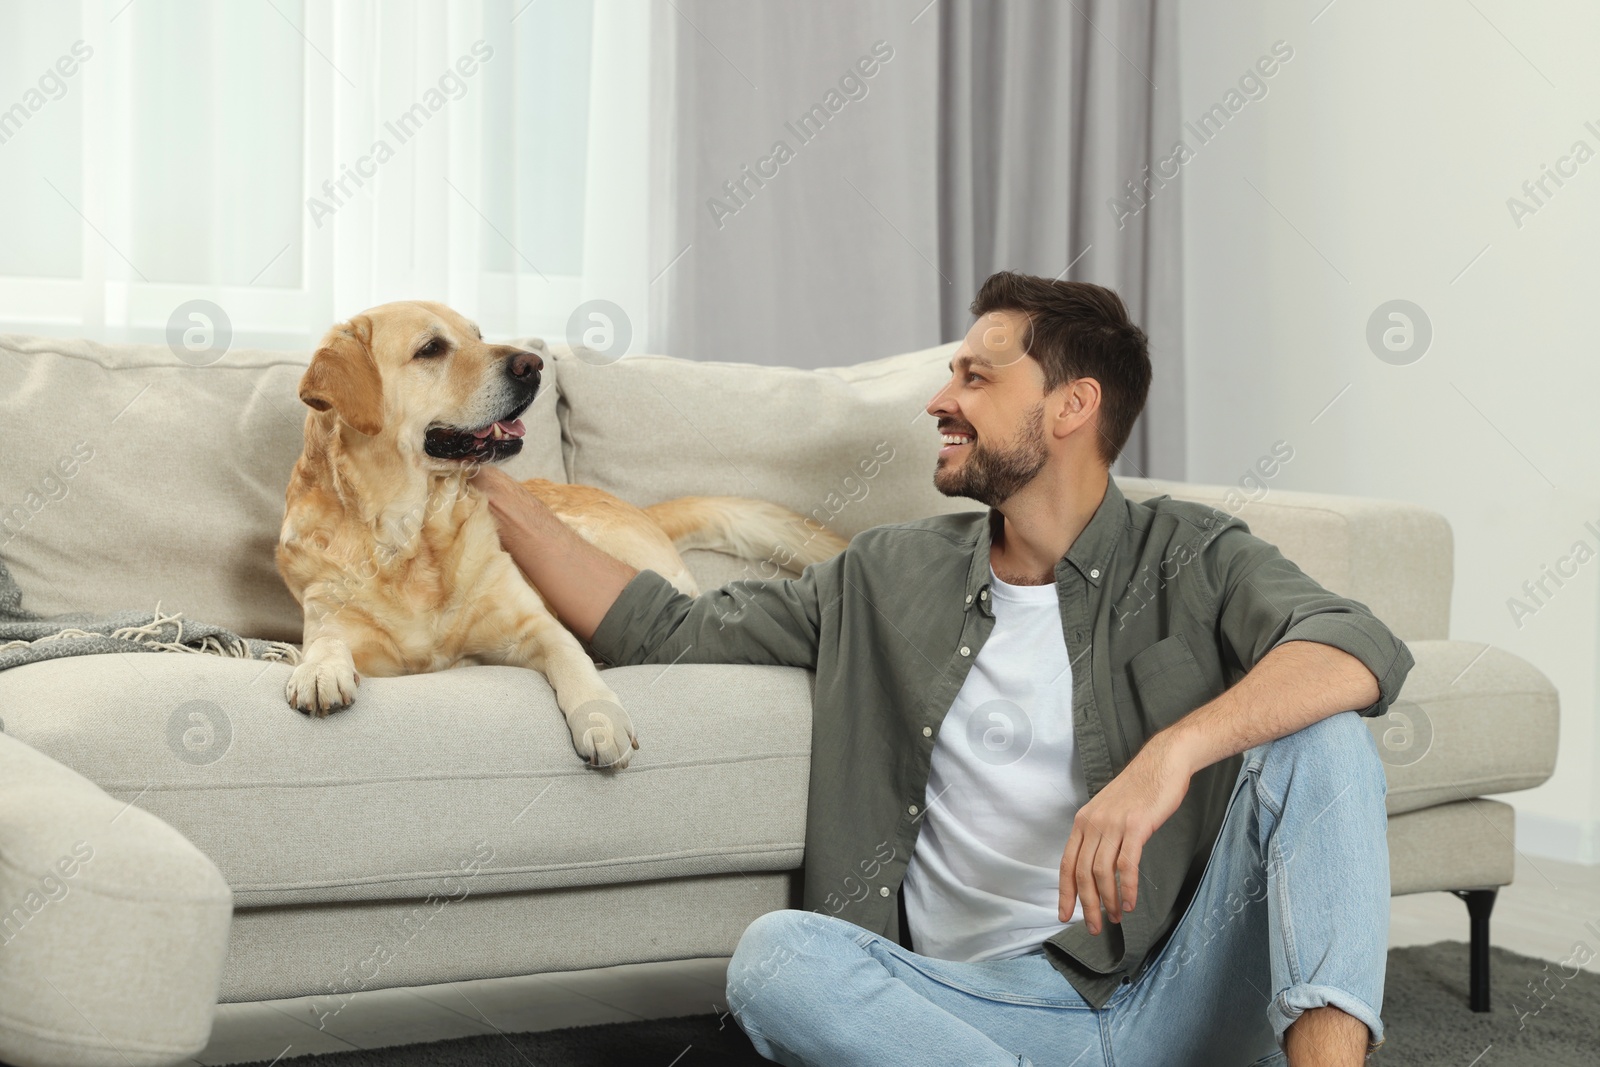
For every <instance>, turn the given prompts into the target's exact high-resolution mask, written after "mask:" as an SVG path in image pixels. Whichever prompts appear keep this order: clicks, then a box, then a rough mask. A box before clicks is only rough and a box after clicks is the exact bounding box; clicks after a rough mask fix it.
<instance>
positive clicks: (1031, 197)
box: [938, 0, 1185, 479]
mask: <svg viewBox="0 0 1600 1067" xmlns="http://www.w3.org/2000/svg"><path fill="white" fill-rule="evenodd" d="M939 10H940V34H939V37H940V40H939V50H940V58H939V69H940V84H939V96H938V113H939V115H938V120H939V264H940V268H941V270H942V271H943V273H944V274H945V275H946V276H947V277H948V278H949V279H950V281H951V282H952V283H953V284H951V285H950V286H948V287H946V288H945V289H944V298H943V300H942V301H941V305H940V327H941V332H942V333H943V335H944V337H945V338H947V339H954V338H958V337H960V336H962V335H963V334H964V333H965V332H966V330H967V328H968V327H969V326H970V325H971V323H972V316H971V315H970V314H968V311H967V308H968V306H969V305H970V304H971V302H972V296H973V294H974V293H976V292H977V290H978V286H979V285H981V284H982V283H983V280H984V279H985V278H987V277H988V276H989V275H990V274H992V273H994V272H995V271H997V270H1008V269H1009V270H1021V271H1025V272H1027V273H1029V274H1039V275H1043V276H1044V277H1047V278H1056V277H1065V278H1070V279H1072V280H1075V281H1089V282H1096V283H1098V284H1100V285H1105V286H1109V287H1110V288H1112V289H1115V290H1116V291H1117V292H1118V294H1120V295H1121V297H1122V299H1123V301H1124V302H1125V303H1126V304H1127V305H1128V311H1129V314H1131V315H1132V316H1133V320H1134V321H1135V322H1137V323H1139V324H1140V325H1141V326H1142V327H1143V328H1144V330H1145V332H1146V334H1147V335H1148V336H1149V338H1150V357H1151V361H1152V363H1153V364H1154V366H1155V375H1154V380H1153V382H1152V383H1151V388H1150V397H1149V400H1148V401H1147V402H1146V405H1145V410H1144V414H1143V416H1141V417H1140V419H1139V421H1138V423H1137V424H1135V426H1134V429H1133V434H1132V436H1131V437H1130V438H1129V440H1128V445H1127V448H1126V449H1125V450H1124V452H1123V455H1122V456H1121V458H1120V459H1119V460H1118V463H1117V467H1116V471H1117V473H1118V474H1136V475H1140V476H1145V477H1155V478H1174V479H1181V478H1183V477H1184V474H1185V468H1184V411H1183V397H1184V385H1183V292H1182V274H1181V266H1182V254H1181V253H1182V230H1181V215H1180V207H1179V205H1180V198H1179V196H1178V189H1177V187H1176V185H1174V184H1172V183H1170V182H1168V183H1166V184H1165V186H1164V187H1162V188H1156V187H1155V183H1154V182H1151V186H1150V188H1151V191H1150V193H1149V194H1148V195H1146V193H1145V191H1144V183H1145V181H1146V178H1147V172H1146V170H1145V167H1146V165H1147V164H1153V163H1155V162H1156V161H1157V160H1159V159H1162V158H1164V157H1167V156H1169V155H1171V149H1172V145H1173V142H1174V141H1176V140H1177V133H1178V127H1179V124H1180V122H1181V119H1180V117H1179V110H1178V73H1177V11H1176V3H1174V2H1166V3H1163V2H1161V0H1136V2H1122V3H1113V2H1109V0H1098V2H1097V0H1072V2H1071V3H1057V2H1054V0H1027V2H1019V0H1009V2H989V3H983V2H978V3H970V2H956V0H941V2H940V4H939ZM1158 87H1159V88H1158ZM1129 182H1133V183H1135V186H1137V187H1138V188H1139V196H1138V197H1137V198H1135V197H1131V196H1130V194H1129V187H1128V185H1127V183H1129Z"/></svg>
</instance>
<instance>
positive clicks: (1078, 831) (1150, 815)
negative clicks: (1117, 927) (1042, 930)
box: [1057, 730, 1196, 935]
mask: <svg viewBox="0 0 1600 1067" xmlns="http://www.w3.org/2000/svg"><path fill="white" fill-rule="evenodd" d="M1195 769H1196V768H1195V767H1194V766H1193V765H1192V763H1191V762H1190V759H1189V754H1188V752H1187V751H1186V749H1185V748H1184V746H1183V744H1182V742H1181V740H1180V739H1179V735H1177V734H1174V733H1173V732H1171V731H1170V730H1164V731H1162V732H1161V733H1158V734H1155V735H1154V736H1152V737H1151V738H1150V740H1149V741H1148V742H1146V743H1145V746H1144V747H1143V748H1141V749H1140V750H1139V752H1138V754H1137V755H1136V756H1134V757H1133V759H1132V760H1130V761H1129V763H1128V765H1127V766H1126V767H1124V768H1123V769H1122V773H1121V774H1119V775H1117V776H1116V777H1115V778H1113V779H1112V780H1111V782H1110V783H1109V784H1108V785H1107V786H1106V787H1105V788H1104V789H1102V790H1100V792H1099V793H1097V794H1096V795H1095V797H1094V799H1092V800H1090V801H1089V802H1088V803H1087V804H1085V805H1084V806H1083V807H1081V808H1079V809H1078V814H1077V817H1076V818H1074V819H1073V820H1072V836H1071V837H1069V838H1067V849H1066V851H1065V852H1064V853H1063V854H1062V856H1061V901H1060V909H1059V912H1058V915H1057V918H1058V919H1059V920H1060V921H1061V922H1068V921H1069V920H1071V918H1072V913H1073V911H1074V909H1075V905H1076V902H1077V900H1078V899H1079V898H1082V900H1083V921H1084V925H1086V926H1087V927H1088V928H1089V932H1090V933H1091V934H1096V935H1098V934H1099V933H1100V908H1101V906H1102V905H1104V907H1105V909H1106V914H1107V915H1108V916H1109V917H1110V919H1111V921H1112V922H1114V923H1120V922H1121V921H1122V913H1123V912H1125V911H1132V910H1133V908H1134V905H1135V904H1137V903H1138V901H1139V856H1140V854H1141V853H1143V851H1144V845H1145V842H1146V841H1149V840H1150V835H1152V834H1154V833H1155V832H1156V830H1157V829H1158V828H1159V827H1160V826H1161V824H1162V823H1164V822H1166V821H1167V820H1168V819H1170V818H1171V817H1172V813H1173V812H1175V811H1177V810H1178V805H1179V804H1180V803H1181V802H1182V801H1183V797H1184V794H1185V793H1187V792H1188V791H1189V779H1190V778H1191V777H1192V776H1193V774H1194V772H1195ZM1119 882H1120V883H1121V892H1120V893H1119V892H1118V883H1119Z"/></svg>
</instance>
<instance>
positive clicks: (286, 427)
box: [0, 336, 565, 642]
mask: <svg viewBox="0 0 1600 1067" xmlns="http://www.w3.org/2000/svg"><path fill="white" fill-rule="evenodd" d="M309 359H310V354H309V353H307V352H303V351H302V352H268V351H256V350H249V349H235V350H231V351H229V352H228V353H227V354H226V355H224V356H223V357H222V358H221V359H220V360H218V361H217V362H215V363H212V364H209V365H206V366H193V365H190V364H189V363H186V362H184V361H182V360H180V359H178V357H177V356H175V355H173V353H172V351H171V350H169V349H168V348H167V347H166V346H164V345H101V344H96V343H94V342H92V341H81V340H63V339H60V338H47V337H21V336H0V454H3V455H4V456H5V458H6V462H5V463H3V464H0V557H3V558H4V559H5V561H6V563H7V565H8V566H9V567H10V569H11V573H12V575H13V577H15V578H16V581H17V584H18V585H19V586H20V587H21V588H22V592H23V601H22V604H23V607H25V608H27V609H28V610H30V611H33V612H36V613H39V614H41V615H58V614H61V613H63V612H70V611H93V612H102V611H115V610H120V609H147V610H154V609H155V607H156V604H157V602H158V601H159V602H160V604H161V610H162V611H163V612H168V613H171V612H179V611H181V612H182V613H183V614H184V616H185V617H186V618H192V619H197V620H200V621H202V622H209V623H216V624H217V625H220V626H225V627H227V628H228V629H230V630H233V631H234V632H236V633H240V634H243V635H244V636H247V637H263V638H268V639H271V640H275V641H294V642H298V641H299V640H300V638H301V615H300V609H299V607H298V605H296V603H295V601H294V598H293V597H292V596H291V595H290V594H289V590H288V588H287V587H286V586H285V585H284V583H283V579H282V578H281V577H279V575H278V571H277V566H276V564H275V562H274V560H273V551H274V549H275V547H276V545H277V541H278V529H279V526H280V525H281V523H282V521H283V509H284V491H285V489H286V488H287V486H288V484H289V472H290V471H291V470H293V468H294V463H295V460H296V459H297V458H298V457H299V455H300V450H301V446H302V443H303V441H304V436H303V432H304V424H305V416H306V414H307V411H308V409H307V408H306V407H305V405H303V404H302V403H301V402H300V399H299V394H298V387H299V382H300V376H301V375H302V374H303V373H304V372H305V368H306V365H307V362H308V360H309ZM552 377H553V376H552ZM558 391H559V387H551V388H545V389H541V390H540V393H539V397H538V398H537V399H536V400H535V402H534V404H533V406H532V407H531V408H530V409H529V412H528V414H526V415H524V416H523V421H524V423H525V424H526V425H527V427H528V438H527V444H526V445H525V446H524V448H523V451H522V454H521V455H519V456H517V457H516V458H515V459H514V460H512V461H511V462H510V463H508V464H507V470H508V471H510V472H511V473H512V474H514V475H515V476H517V477H519V478H533V477H544V478H551V479H553V480H556V481H565V468H564V467H563V465H562V461H561V451H560V429H559V426H558V424H557V422H556V419H555V418H554V413H555V408H556V403H555V401H556V395H555V394H556V393H557V392H558Z"/></svg>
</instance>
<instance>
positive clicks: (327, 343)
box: [300, 315, 383, 437]
mask: <svg viewBox="0 0 1600 1067" xmlns="http://www.w3.org/2000/svg"><path fill="white" fill-rule="evenodd" d="M300 399H301V400H303V401H305V403H306V404H307V405H308V406H309V407H312V408H314V409H316V410H317V411H327V410H329V409H332V410H334V411H336V412H338V413H339V417H340V418H341V419H343V420H344V421H345V422H348V423H349V424H350V425H351V426H354V427H355V428H356V429H357V430H359V431H360V432H361V433H364V434H366V435H367V436H368V437H371V436H373V435H375V434H377V433H379V432H381V431H382V430H383V378H382V376H381V375H380V374H379V373H378V361H377V360H376V359H374V358H373V355H372V320H371V319H369V318H367V317H366V316H364V315H357V316H356V317H355V318H353V319H351V320H350V321H349V322H347V323H344V324H342V325H340V326H336V327H334V328H333V329H332V330H330V331H329V332H328V336H327V337H325V338H323V345H322V347H321V348H319V349H317V354H316V355H314V356H312V357H311V366H309V367H307V368H306V372H305V374H304V375H303V376H301V378H300Z"/></svg>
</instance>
